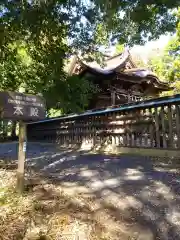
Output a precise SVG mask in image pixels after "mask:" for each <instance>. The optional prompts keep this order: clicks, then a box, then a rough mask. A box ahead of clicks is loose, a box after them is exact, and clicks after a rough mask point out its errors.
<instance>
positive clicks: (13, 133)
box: [11, 121, 16, 138]
mask: <svg viewBox="0 0 180 240" xmlns="http://www.w3.org/2000/svg"><path fill="white" fill-rule="evenodd" d="M11 137H12V138H15V137H16V121H13V122H12V129H11Z"/></svg>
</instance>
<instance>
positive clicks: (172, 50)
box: [149, 8, 180, 95]
mask: <svg viewBox="0 0 180 240" xmlns="http://www.w3.org/2000/svg"><path fill="white" fill-rule="evenodd" d="M177 17H178V18H179V17H180V8H179V10H178V12H177ZM149 65H150V67H151V68H152V70H153V71H154V72H155V73H156V74H157V75H158V76H159V78H160V79H163V80H164V81H166V82H168V83H169V84H170V85H171V86H172V87H173V88H174V89H173V90H172V91H169V92H168V93H165V94H168V95H172V94H177V93H180V82H179V81H180V22H179V23H178V24H177V28H176V35H175V36H174V37H173V38H172V39H171V40H170V41H169V43H168V45H167V46H166V48H165V49H164V52H163V54H162V55H161V56H158V57H154V58H152V59H150V61H149Z"/></svg>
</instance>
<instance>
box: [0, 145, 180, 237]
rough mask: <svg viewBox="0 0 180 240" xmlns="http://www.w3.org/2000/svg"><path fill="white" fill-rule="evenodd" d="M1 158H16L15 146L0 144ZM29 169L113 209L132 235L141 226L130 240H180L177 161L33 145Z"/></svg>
mask: <svg viewBox="0 0 180 240" xmlns="http://www.w3.org/2000/svg"><path fill="white" fill-rule="evenodd" d="M0 159H14V160H15V159H17V144H16V143H13V144H12V143H11V144H2V145H0ZM27 165H28V166H29V167H30V166H33V168H34V169H36V170H37V171H39V172H40V173H41V174H43V175H44V176H46V177H47V178H49V179H50V181H52V182H53V183H54V184H59V185H60V186H62V188H63V189H65V190H66V191H67V192H68V191H70V192H71V193H76V194H77V193H80V194H82V195H83V194H84V196H85V197H89V196H92V197H93V198H94V199H95V200H96V203H97V204H96V206H95V207H97V209H99V208H106V209H109V211H110V214H111V216H112V219H115V220H116V221H117V222H118V221H123V222H124V223H126V227H127V226H128V227H129V228H130V229H132V228H133V229H134V230H133V231H134V232H135V231H136V229H137V228H136V227H135V228H134V225H136V226H138V227H139V229H141V232H142V234H140V235H138V237H134V238H132V237H130V238H129V239H139V240H140V239H141V240H143V239H146V240H148V239H163V240H166V239H167V240H169V239H176V240H179V239H180V171H179V170H180V164H179V160H178V159H164V158H163V159H161V158H150V157H137V156H136V157H135V156H122V155H121V156H112V155H99V154H90V153H87V152H81V153H80V152H75V151H73V150H66V151H60V150H56V149H55V148H54V147H53V146H52V145H39V144H29V145H28V151H27ZM134 236H135V235H134ZM127 239H128V238H127Z"/></svg>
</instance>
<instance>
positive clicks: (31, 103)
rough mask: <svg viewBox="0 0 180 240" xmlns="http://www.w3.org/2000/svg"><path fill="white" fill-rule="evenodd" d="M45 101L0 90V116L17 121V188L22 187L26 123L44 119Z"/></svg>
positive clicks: (21, 188) (20, 189) (21, 189)
mask: <svg viewBox="0 0 180 240" xmlns="http://www.w3.org/2000/svg"><path fill="white" fill-rule="evenodd" d="M45 115H46V107H45V101H44V99H43V98H42V97H40V96H35V95H29V94H24V93H17V92H0V117H1V118H2V119H8V120H16V121H19V155H18V169H17V190H18V191H19V192H22V191H23V189H24V163H25V158H26V143H27V136H26V123H25V122H27V121H37V120H41V119H44V118H45Z"/></svg>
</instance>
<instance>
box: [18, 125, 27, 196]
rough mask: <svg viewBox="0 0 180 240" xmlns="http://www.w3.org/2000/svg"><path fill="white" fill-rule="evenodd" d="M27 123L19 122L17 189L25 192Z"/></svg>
mask: <svg viewBox="0 0 180 240" xmlns="http://www.w3.org/2000/svg"><path fill="white" fill-rule="evenodd" d="M26 141H27V136H26V124H25V123H24V122H23V121H20V122H19V152H18V169H17V191H18V192H20V193H21V192H23V189H24V163H25V159H26Z"/></svg>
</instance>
